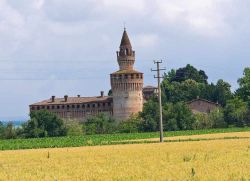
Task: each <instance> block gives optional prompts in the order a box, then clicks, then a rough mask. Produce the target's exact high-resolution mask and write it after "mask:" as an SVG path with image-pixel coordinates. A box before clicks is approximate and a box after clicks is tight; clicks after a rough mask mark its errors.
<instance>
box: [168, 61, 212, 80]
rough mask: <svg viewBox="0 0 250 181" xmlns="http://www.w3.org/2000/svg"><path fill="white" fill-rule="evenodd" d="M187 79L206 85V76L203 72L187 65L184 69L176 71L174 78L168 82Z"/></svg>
mask: <svg viewBox="0 0 250 181" xmlns="http://www.w3.org/2000/svg"><path fill="white" fill-rule="evenodd" d="M188 79H192V80H194V81H196V82H199V83H205V84H207V79H208V76H207V75H206V73H205V72H204V71H203V70H197V69H196V68H194V67H193V66H192V65H190V64H187V65H186V67H183V68H179V69H177V70H176V74H175V76H174V77H173V78H172V79H171V80H170V81H171V82H182V81H185V80H188Z"/></svg>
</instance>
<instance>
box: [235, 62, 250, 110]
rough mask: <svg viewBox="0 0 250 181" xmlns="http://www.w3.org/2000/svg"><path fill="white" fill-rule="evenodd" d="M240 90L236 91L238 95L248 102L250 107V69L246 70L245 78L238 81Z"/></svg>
mask: <svg viewBox="0 0 250 181" xmlns="http://www.w3.org/2000/svg"><path fill="white" fill-rule="evenodd" d="M238 84H239V86H240V87H239V89H237V90H236V95H237V96H239V97H241V98H242V99H243V100H244V101H246V102H248V104H249V106H250V67H248V68H245V70H244V73H243V77H242V78H240V79H238Z"/></svg>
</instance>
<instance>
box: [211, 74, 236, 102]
mask: <svg viewBox="0 0 250 181" xmlns="http://www.w3.org/2000/svg"><path fill="white" fill-rule="evenodd" d="M232 97H233V94H232V92H231V85H230V84H229V83H227V82H225V81H223V80H222V79H219V80H218V81H217V84H216V86H215V89H214V93H213V98H212V100H213V101H214V102H218V103H219V104H220V105H222V106H225V105H226V102H227V100H229V99H231V98H232Z"/></svg>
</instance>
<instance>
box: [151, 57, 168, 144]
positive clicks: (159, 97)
mask: <svg viewBox="0 0 250 181" xmlns="http://www.w3.org/2000/svg"><path fill="white" fill-rule="evenodd" d="M160 63H162V60H161V61H154V64H156V65H157V69H156V70H153V69H151V71H155V72H157V76H155V75H154V78H157V80H158V101H159V112H160V120H159V121H160V124H159V125H160V142H164V140H163V123H162V104H161V78H163V77H161V76H160V71H161V70H166V69H165V68H162V69H161V68H160Z"/></svg>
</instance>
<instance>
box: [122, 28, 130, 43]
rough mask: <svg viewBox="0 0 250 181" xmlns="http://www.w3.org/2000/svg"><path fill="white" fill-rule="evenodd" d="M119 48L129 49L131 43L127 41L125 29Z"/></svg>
mask: <svg viewBox="0 0 250 181" xmlns="http://www.w3.org/2000/svg"><path fill="white" fill-rule="evenodd" d="M121 46H130V47H131V43H130V40H129V37H128V34H127V31H126V29H124V32H123V35H122V40H121V44H120V47H121Z"/></svg>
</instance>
